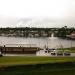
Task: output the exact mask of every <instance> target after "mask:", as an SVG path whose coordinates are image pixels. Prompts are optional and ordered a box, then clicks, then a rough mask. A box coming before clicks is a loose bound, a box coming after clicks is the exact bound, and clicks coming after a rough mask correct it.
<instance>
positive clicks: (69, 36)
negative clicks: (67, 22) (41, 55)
mask: <svg viewBox="0 0 75 75" xmlns="http://www.w3.org/2000/svg"><path fill="white" fill-rule="evenodd" d="M66 37H67V38H72V39H75V31H73V32H72V33H71V34H70V35H66Z"/></svg>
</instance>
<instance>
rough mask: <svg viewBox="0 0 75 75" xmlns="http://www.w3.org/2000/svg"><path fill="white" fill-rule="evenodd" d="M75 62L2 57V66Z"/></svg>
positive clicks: (74, 58)
mask: <svg viewBox="0 0 75 75" xmlns="http://www.w3.org/2000/svg"><path fill="white" fill-rule="evenodd" d="M71 61H75V57H37V56H33V57H25V56H4V57H0V66H4V65H5V66H12V65H27V64H40V63H41V64H43V63H56V62H71Z"/></svg>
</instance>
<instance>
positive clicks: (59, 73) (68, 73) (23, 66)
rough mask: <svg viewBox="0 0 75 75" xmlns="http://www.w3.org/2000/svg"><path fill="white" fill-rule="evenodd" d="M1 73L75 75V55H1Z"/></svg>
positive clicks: (7, 74)
mask: <svg viewBox="0 0 75 75" xmlns="http://www.w3.org/2000/svg"><path fill="white" fill-rule="evenodd" d="M0 75H75V57H25V56H11V57H9V56H6V57H5V56H4V57H0Z"/></svg>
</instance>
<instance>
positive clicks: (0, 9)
mask: <svg viewBox="0 0 75 75" xmlns="http://www.w3.org/2000/svg"><path fill="white" fill-rule="evenodd" d="M65 24H66V25H68V26H74V24H75V0H0V27H10V26H11V27H16V26H31V27H32V26H36V27H38V26H41V27H55V25H56V26H57V27H59V26H63V25H65Z"/></svg>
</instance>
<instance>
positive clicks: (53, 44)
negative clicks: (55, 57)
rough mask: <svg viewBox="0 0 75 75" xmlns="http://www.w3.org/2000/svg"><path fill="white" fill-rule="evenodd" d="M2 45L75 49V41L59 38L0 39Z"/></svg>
mask: <svg viewBox="0 0 75 75" xmlns="http://www.w3.org/2000/svg"><path fill="white" fill-rule="evenodd" d="M0 44H1V45H6V44H23V45H25V44H35V45H37V46H39V47H44V46H45V45H47V46H48V47H49V48H58V47H61V46H62V47H71V46H72V47H74V46H75V40H67V39H60V38H57V37H43V38H25V37H23V38H22V37H0Z"/></svg>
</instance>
